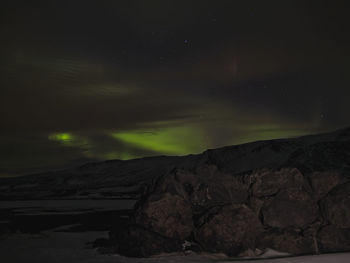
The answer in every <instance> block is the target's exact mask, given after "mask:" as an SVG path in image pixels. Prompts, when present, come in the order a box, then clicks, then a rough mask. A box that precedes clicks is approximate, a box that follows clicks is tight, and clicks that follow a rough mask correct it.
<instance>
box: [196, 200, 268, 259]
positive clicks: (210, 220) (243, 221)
mask: <svg viewBox="0 0 350 263" xmlns="http://www.w3.org/2000/svg"><path fill="white" fill-rule="evenodd" d="M204 217H206V219H205V220H203V221H204V224H202V225H201V226H200V227H199V228H198V229H196V231H195V240H196V241H197V242H198V243H199V244H200V245H201V246H202V247H203V248H204V249H205V250H206V251H210V252H224V253H226V254H227V255H231V256H233V255H238V254H240V253H241V252H244V251H246V250H249V249H252V250H254V249H255V247H256V244H255V241H256V236H257V235H258V234H259V233H260V232H261V231H262V225H261V223H260V221H259V220H258V218H257V215H256V214H255V213H254V212H253V211H252V210H251V209H250V208H248V207H247V206H245V205H229V206H224V207H222V208H221V209H220V210H219V211H215V213H208V214H206V215H204Z"/></svg>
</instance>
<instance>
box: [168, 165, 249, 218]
mask: <svg viewBox="0 0 350 263" xmlns="http://www.w3.org/2000/svg"><path fill="white" fill-rule="evenodd" d="M174 177H175V178H176V180H177V182H178V183H180V184H181V185H182V186H183V189H185V191H186V193H187V195H188V199H189V201H190V202H191V204H192V207H193V209H194V211H199V212H202V211H203V210H205V209H206V208H208V207H212V206H215V205H226V204H243V203H245V202H246V200H247V198H248V187H249V185H248V184H245V183H243V181H242V180H239V178H238V177H234V176H232V175H230V174H227V173H222V172H220V171H219V170H218V169H217V167H216V166H214V165H204V166H200V167H198V168H197V169H196V170H195V171H194V172H192V173H191V172H188V171H181V170H179V171H177V172H176V174H175V175H174Z"/></svg>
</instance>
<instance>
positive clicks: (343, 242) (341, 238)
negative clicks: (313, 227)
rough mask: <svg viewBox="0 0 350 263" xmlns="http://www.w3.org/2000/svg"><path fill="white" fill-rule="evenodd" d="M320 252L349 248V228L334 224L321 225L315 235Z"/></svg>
mask: <svg viewBox="0 0 350 263" xmlns="http://www.w3.org/2000/svg"><path fill="white" fill-rule="evenodd" d="M317 241H318V245H319V249H320V252H340V251H349V250H350V228H348V229H340V228H337V227H336V226H332V225H329V226H325V227H323V228H322V229H321V230H320V231H319V233H318V236H317Z"/></svg>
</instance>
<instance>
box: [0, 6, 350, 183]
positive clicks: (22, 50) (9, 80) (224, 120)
mask: <svg viewBox="0 0 350 263" xmlns="http://www.w3.org/2000/svg"><path fill="white" fill-rule="evenodd" d="M346 2H347V1H306V0H305V1H288V0H276V1H262V0H257V1H250V0H244V1H243V0H242V1H234V0H230V1H226V0H211V1H209V0H208V1H207V0H193V1H191V0H185V1H180V0H176V1H175V0H135V1H134V0H124V1H118V0H115V1H112V0H111V1H101V0H98V1H97V0H96V1H88V0H85V1H78V0H74V1H73V0H70V1H63V0H60V1H50V0H46V1H15V0H12V1H2V2H1V8H0V10H1V11H0V13H1V14H0V19H1V24H0V27H1V31H0V54H1V61H0V73H1V78H0V94H1V96H0V126H1V130H0V146H1V147H0V176H12V175H18V174H25V173H29V172H34V171H39V170H45V169H52V168H59V167H68V166H70V165H74V164H78V163H84V162H87V161H96V160H104V159H130V158H136V157H144V156H154V155H184V154H189V153H199V152H202V151H204V150H206V149H208V148H216V147H221V146H226V145H232V144H239V143H244V142H249V141H255V140H262V139H271V138H282V137H292V136H298V135H302V134H308V133H317V132H322V131H330V130H333V129H337V128H341V127H344V126H348V125H350V119H349V113H350V103H349V102H350V89H349V84H350V48H349V44H350V41H349V40H350V39H349V35H350V34H349V24H350V23H349V21H348V20H349V8H347V6H346V5H345V4H346Z"/></svg>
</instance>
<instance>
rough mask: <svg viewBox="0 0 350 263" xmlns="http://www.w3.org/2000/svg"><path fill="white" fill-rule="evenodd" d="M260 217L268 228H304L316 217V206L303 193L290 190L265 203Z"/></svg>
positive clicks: (313, 201)
mask: <svg viewBox="0 0 350 263" xmlns="http://www.w3.org/2000/svg"><path fill="white" fill-rule="evenodd" d="M262 216H263V220H264V224H265V225H267V226H270V227H277V228H288V227H297V228H304V227H306V226H308V225H309V224H311V223H312V222H313V221H314V220H315V219H316V218H317V217H318V206H317V203H316V202H315V200H313V199H312V198H311V197H310V195H309V194H308V193H306V192H305V191H302V190H299V189H296V188H290V189H286V190H283V191H281V192H279V193H278V194H277V195H276V196H275V198H273V199H272V200H270V201H267V202H266V203H265V204H264V207H263V208H262Z"/></svg>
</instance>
